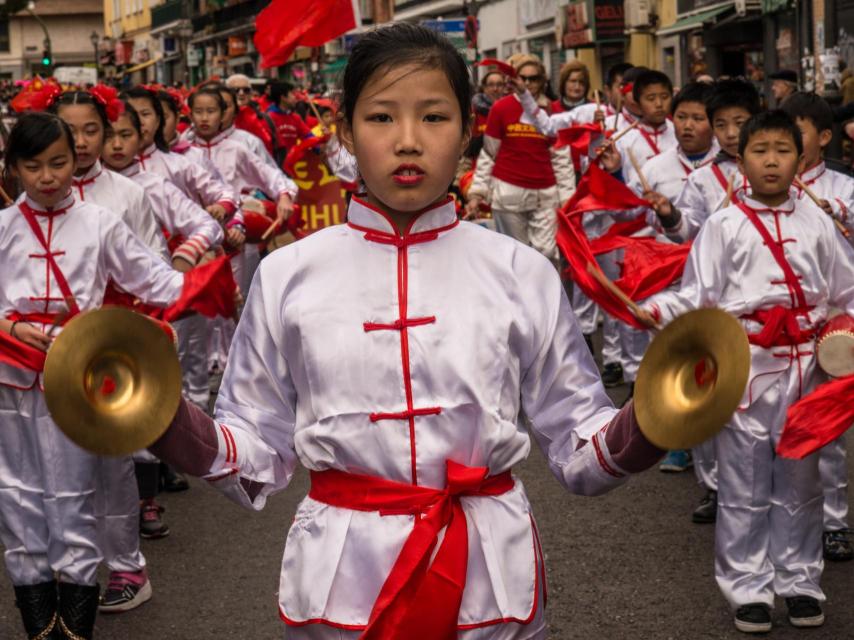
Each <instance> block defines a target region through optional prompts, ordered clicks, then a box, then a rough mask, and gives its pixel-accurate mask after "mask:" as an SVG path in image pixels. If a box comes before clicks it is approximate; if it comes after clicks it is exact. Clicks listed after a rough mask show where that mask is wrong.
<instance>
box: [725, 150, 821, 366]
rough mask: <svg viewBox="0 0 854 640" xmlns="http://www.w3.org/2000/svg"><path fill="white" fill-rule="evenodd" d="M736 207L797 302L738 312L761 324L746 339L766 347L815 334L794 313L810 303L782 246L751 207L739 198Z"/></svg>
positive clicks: (805, 339)
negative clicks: (760, 241) (742, 213)
mask: <svg viewBox="0 0 854 640" xmlns="http://www.w3.org/2000/svg"><path fill="white" fill-rule="evenodd" d="M715 169H717V166H715ZM738 208H739V209H741V210H742V211H743V212H744V215H745V216H747V219H748V220H750V223H751V224H752V225H753V226H754V227H755V228H756V230H757V231H758V232H759V235H760V236H762V242H763V243H764V244H765V246H766V247H768V250H769V251H770V252H771V255H772V256H773V257H774V260H775V261H776V262H777V264H778V265H779V266H780V268H781V269H782V270H783V278H784V279H785V281H786V286H787V287H789V291H791V292H792V294H794V296H795V299H796V302H797V306H796V307H795V308H794V309H792V308H787V307H782V306H780V305H776V306H774V307H772V308H771V309H759V310H757V311H756V312H754V313H753V314H751V315H749V316H742V317H743V318H746V319H749V320H756V321H757V322H762V323H763V324H764V326H763V328H762V331H761V332H760V333H757V334H748V336H747V338H748V340H750V342H751V344H755V345H758V346H761V347H764V348H766V349H767V348H769V347H771V346H785V345H795V344H802V343H804V342H809V341H810V340H812V339H813V338H814V337H815V334H814V332H813V331H810V330H806V331H805V330H802V329H801V328H800V325H799V324H798V316H799V315H806V314H807V313H809V311H810V310H811V309H812V307H809V306H807V299H806V296H805V295H804V290H803V288H802V287H801V283H800V280H799V279H798V276H797V275H796V274H795V271H794V269H792V265H790V264H789V261H788V259H786V254H785V252H784V251H783V247H782V246H781V245H780V244H778V243H777V242H776V241H775V240H774V238H772V237H771V234H770V233H769V231H768V229H767V228H766V227H765V225H764V224H762V222H761V221H760V220H759V216H758V215H756V212H755V211H754V210H753V209H751V208H750V207H748V206H747V205H746V204H744V203H743V202H739V203H738Z"/></svg>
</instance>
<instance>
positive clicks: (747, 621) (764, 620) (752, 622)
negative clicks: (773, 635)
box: [735, 602, 771, 633]
mask: <svg viewBox="0 0 854 640" xmlns="http://www.w3.org/2000/svg"><path fill="white" fill-rule="evenodd" d="M735 628H736V629H738V630H739V631H741V632H742V633H768V632H769V631H771V607H769V606H768V605H767V604H762V603H760V602H753V603H751V604H746V605H743V606H741V607H739V608H738V610H737V611H736V612H735Z"/></svg>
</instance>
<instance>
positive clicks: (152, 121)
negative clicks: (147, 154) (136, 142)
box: [128, 98, 160, 149]
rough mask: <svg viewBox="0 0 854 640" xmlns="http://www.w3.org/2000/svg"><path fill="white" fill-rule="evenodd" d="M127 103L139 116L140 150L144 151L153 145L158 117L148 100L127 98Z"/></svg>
mask: <svg viewBox="0 0 854 640" xmlns="http://www.w3.org/2000/svg"><path fill="white" fill-rule="evenodd" d="M128 103H129V104H130V106H132V107H133V108H134V109H136V112H137V114H138V115H139V123H140V125H142V144H140V148H142V149H146V148H148V147H150V146H151V145H152V144H154V134H155V133H157V128H158V127H159V126H160V116H158V115H157V111H155V110H154V105H153V104H152V103H151V100H149V99H148V98H128Z"/></svg>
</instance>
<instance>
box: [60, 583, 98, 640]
mask: <svg viewBox="0 0 854 640" xmlns="http://www.w3.org/2000/svg"><path fill="white" fill-rule="evenodd" d="M100 594H101V589H100V587H99V586H98V585H94V586H91V587H90V586H86V585H80V584H71V583H69V582H60V583H59V627H60V628H61V629H62V631H63V632H64V633H65V635H66V636H68V637H69V638H74V639H77V638H83V639H84V640H90V638H91V637H92V633H93V632H94V630H95V616H97V615H98V601H99V599H100Z"/></svg>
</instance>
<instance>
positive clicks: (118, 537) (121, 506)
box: [95, 456, 145, 573]
mask: <svg viewBox="0 0 854 640" xmlns="http://www.w3.org/2000/svg"><path fill="white" fill-rule="evenodd" d="M95 514H96V516H97V518H98V544H99V546H100V547H101V552H102V553H103V555H104V562H105V563H106V565H107V568H109V570H110V571H127V572H131V573H134V572H137V571H142V570H143V569H144V568H145V556H143V555H142V551H141V550H140V548H139V488H138V487H137V483H136V474H135V473H134V460H133V456H121V457H117V458H115V457H101V458H98V469H97V492H96V494H95Z"/></svg>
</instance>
